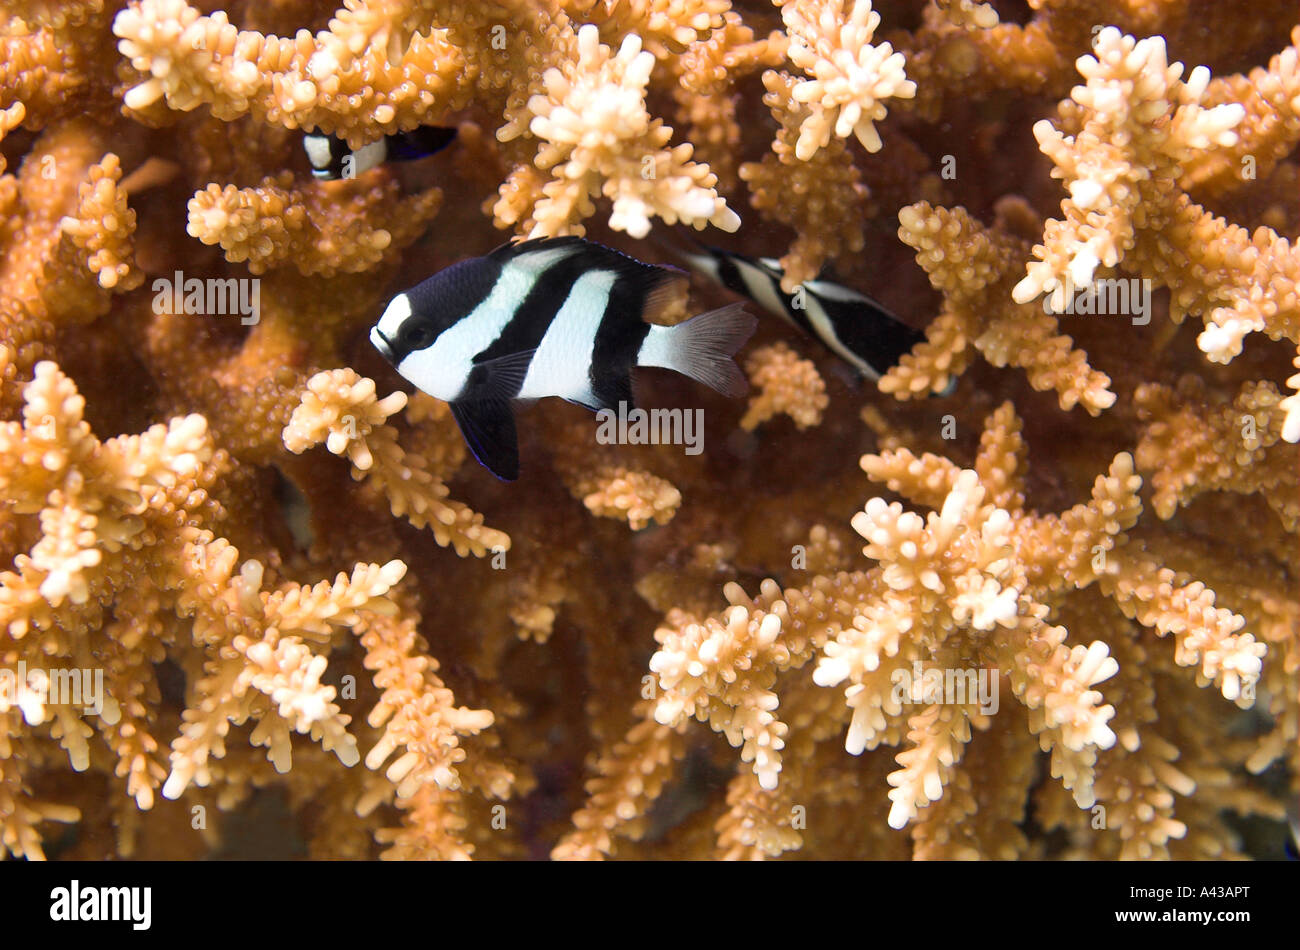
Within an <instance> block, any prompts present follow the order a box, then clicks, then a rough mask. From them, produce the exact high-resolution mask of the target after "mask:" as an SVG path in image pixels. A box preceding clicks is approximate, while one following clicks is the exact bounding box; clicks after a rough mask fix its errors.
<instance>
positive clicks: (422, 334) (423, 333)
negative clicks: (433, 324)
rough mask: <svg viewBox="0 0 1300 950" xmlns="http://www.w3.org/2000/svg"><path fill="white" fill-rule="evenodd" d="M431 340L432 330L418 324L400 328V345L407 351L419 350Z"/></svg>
mask: <svg viewBox="0 0 1300 950" xmlns="http://www.w3.org/2000/svg"><path fill="white" fill-rule="evenodd" d="M432 340H433V330H432V328H430V327H428V326H426V325H424V324H420V323H412V324H408V325H407V326H405V327H403V328H402V343H403V344H405V345H406V347H407V348H408V349H412V350H420V349H423V348H424V347H426V346H428V345H429V343H430V342H431V341H432Z"/></svg>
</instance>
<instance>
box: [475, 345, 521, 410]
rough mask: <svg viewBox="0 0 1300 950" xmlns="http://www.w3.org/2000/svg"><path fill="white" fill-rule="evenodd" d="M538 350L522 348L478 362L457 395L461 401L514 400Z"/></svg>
mask: <svg viewBox="0 0 1300 950" xmlns="http://www.w3.org/2000/svg"><path fill="white" fill-rule="evenodd" d="M536 353H537V350H535V349H534V350H520V351H519V352H518V353H510V354H507V355H506V356H498V357H497V358H496V359H490V360H483V361H482V362H481V363H479V362H476V363H475V364H474V365H473V367H472V368H471V369H470V371H469V378H468V379H466V380H465V387H464V389H462V390H461V393H460V395H459V396H458V397H457V399H458V401H461V402H480V401H482V400H491V399H514V398H515V396H516V395H517V394H518V393H519V390H520V389H522V388H523V385H524V379H525V378H526V377H527V376H528V367H529V366H531V365H532V362H533V356H534V355H535V354H536Z"/></svg>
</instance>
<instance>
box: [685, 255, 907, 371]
mask: <svg viewBox="0 0 1300 950" xmlns="http://www.w3.org/2000/svg"><path fill="white" fill-rule="evenodd" d="M698 247H699V250H698V251H686V250H682V249H675V251H674V252H675V253H676V254H677V255H678V256H680V257H681V258H683V259H684V260H685V261H686V263H687V264H688V265H689V266H690V267H691V269H692V270H694V271H696V272H698V273H700V274H702V275H704V276H705V277H709V278H711V279H712V280H714V281H716V282H717V283H719V284H722V285H723V286H724V287H726V288H727V289H728V290H731V291H734V292H735V293H738V294H741V295H742V296H745V297H748V298H749V299H750V300H753V301H754V302H755V303H757V304H758V305H759V306H760V307H762V308H763V309H764V310H767V311H769V312H770V313H773V314H775V315H776V316H779V317H781V318H783V319H785V320H786V321H788V322H789V323H792V324H794V325H795V326H796V327H798V328H799V329H800V330H803V331H804V332H805V333H807V334H808V335H809V336H811V337H813V338H815V339H817V340H819V341H820V342H821V343H822V344H823V345H824V346H825V347H826V348H827V349H829V350H830V351H831V352H832V353H834V354H835V355H836V356H838V357H839V358H840V359H842V360H844V361H845V362H846V363H848V364H849V365H850V366H852V367H853V368H854V369H856V370H857V371H858V373H860V374H861V375H862V376H863V377H865V378H866V379H869V380H872V381H873V382H874V381H875V380H878V379H879V378H880V377H881V376H883V375H884V374H885V373H887V372H889V370H890V369H891V368H892V367H893V366H895V365H897V363H898V361H899V359H900V358H901V357H902V356H903V354H905V353H909V352H911V350H912V347H914V346H915V345H916V344H917V343H920V342H921V341H922V340H924V339H925V334H924V333H922V332H921V331H919V330H914V329H912V328H911V327H909V326H908V325H907V324H906V323H903V321H901V320H899V319H898V318H897V317H895V316H894V315H893V314H892V313H890V312H889V311H888V310H886V309H885V308H884V307H883V306H882V305H881V304H880V303H878V302H877V301H875V300H873V299H871V298H870V297H868V296H867V295H866V294H863V293H859V292H858V291H856V290H853V289H852V288H849V287H845V286H844V285H843V284H837V283H834V282H832V281H829V280H806V281H804V282H803V284H801V285H800V286H801V287H802V288H803V293H802V294H798V293H796V294H794V295H791V294H787V293H785V292H784V291H783V290H782V289H781V278H782V277H784V276H785V272H784V271H783V270H782V269H781V265H780V264H779V263H778V262H777V261H775V260H773V259H772V258H770V257H764V258H758V259H755V258H751V257H745V256H744V255H742V254H736V253H733V252H731V251H724V250H722V249H720V248H716V247H707V246H703V245H698ZM799 303H802V304H803V306H802V307H800V306H797V304H799Z"/></svg>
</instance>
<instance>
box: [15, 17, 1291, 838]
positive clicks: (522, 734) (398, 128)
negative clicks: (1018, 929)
mask: <svg viewBox="0 0 1300 950" xmlns="http://www.w3.org/2000/svg"><path fill="white" fill-rule="evenodd" d="M904 6H905V5H898V4H893V5H888V6H886V5H881V7H880V10H879V11H876V10H873V9H872V5H871V4H870V3H869V2H867V0H853V2H846V0H781V2H775V3H773V4H770V5H766V4H761V3H760V4H757V5H755V4H753V3H748V4H743V5H742V4H735V5H733V4H732V3H729V2H727V0H486V2H482V3H477V2H476V3H447V2H436V3H435V2H428V0H376V2H369V0H359V2H355V3H354V2H348V3H347V4H345V5H343V6H342V7H339V8H337V9H336V8H335V7H334V6H333V5H332V4H330V3H327V2H324V0H320V2H317V0H303V2H297V3H292V4H260V3H253V2H250V0H233V2H231V3H230V4H228V5H225V8H224V9H218V8H217V7H215V6H213V5H212V4H205V5H201V6H196V5H193V4H191V3H188V2H186V0H117V2H114V3H100V2H98V0H41V2H23V3H17V4H10V5H9V6H7V7H6V9H5V10H4V12H3V13H0V488H3V491H2V492H0V496H2V497H0V551H2V552H3V555H4V563H3V564H0V568H3V569H4V570H3V571H0V853H9V854H17V855H22V856H26V857H30V858H39V857H42V856H46V855H49V856H67V857H76V858H81V859H90V860H101V859H106V858H119V857H143V858H177V857H185V858H198V857H204V856H212V855H213V854H214V853H220V852H219V851H218V849H220V848H223V847H229V846H230V836H229V835H227V834H226V830H227V824H226V823H227V820H228V819H230V818H233V817H235V816H237V815H241V814H252V813H254V812H255V811H256V809H253V808H252V806H253V805H254V804H257V800H259V799H262V798H265V797H270V796H278V797H281V798H282V800H283V807H284V809H287V813H288V815H289V816H290V817H289V819H288V820H286V821H284V822H281V823H280V824H279V825H278V826H277V827H276V828H274V829H273V830H271V831H269V832H268V833H266V834H263V835H260V836H259V837H260V838H261V840H262V841H263V843H265V844H267V845H268V846H269V847H270V848H272V849H273V850H274V853H275V854H276V855H277V856H288V855H291V854H298V853H303V852H305V853H307V854H309V855H311V856H312V857H317V858H351V859H359V858H376V857H383V858H388V859H460V858H470V857H473V858H489V859H492V858H497V859H499V858H521V857H540V856H542V855H545V854H547V853H549V854H551V855H552V856H553V857H556V858H582V859H591V858H600V857H604V856H611V855H620V856H633V857H647V858H663V857H691V858H699V857H716V858H725V859H756V858H767V857H777V856H781V855H790V854H798V855H803V856H811V857H827V858H864V857H871V858H888V859H899V858H909V857H910V858H916V859H924V860H929V859H944V858H963V859H968V858H997V859H1004V860H1005V859H1013V858H1017V857H1033V858H1045V857H1051V858H1103V859H1117V858H1124V859H1130V858H1137V859H1149V858H1163V857H1172V858H1183V859H1187V858H1223V857H1240V856H1245V855H1256V856H1270V855H1275V853H1276V847H1275V844H1271V843H1270V841H1267V840H1261V839H1260V838H1259V837H1255V838H1253V839H1251V840H1246V839H1243V837H1242V834H1241V830H1242V828H1243V827H1244V826H1243V825H1240V824H1237V823H1236V816H1258V817H1260V818H1263V819H1265V821H1263V822H1259V823H1256V827H1258V828H1262V829H1264V834H1265V835H1273V836H1274V837H1279V835H1280V827H1281V826H1280V825H1279V824H1277V823H1276V822H1277V819H1278V818H1279V817H1280V815H1281V805H1280V802H1279V799H1278V789H1280V788H1282V787H1284V786H1287V787H1289V788H1290V790H1291V794H1294V791H1295V789H1296V787H1297V784H1296V783H1297V781H1298V779H1297V776H1298V775H1300V685H1298V683H1300V677H1298V676H1297V674H1298V672H1300V607H1297V602H1296V598H1295V590H1296V583H1297V577H1300V546H1298V545H1297V544H1296V533H1297V530H1300V464H1298V458H1297V446H1296V444H1294V443H1296V442H1300V373H1297V372H1296V370H1297V369H1300V356H1297V355H1296V347H1297V346H1300V331H1298V328H1300V318H1298V313H1300V302H1298V298H1297V279H1298V278H1300V263H1297V261H1298V258H1297V252H1296V249H1295V241H1296V239H1297V236H1298V235H1300V204H1297V202H1296V200H1295V193H1296V191H1295V189H1296V183H1297V182H1298V181H1300V171H1297V160H1296V145H1297V141H1298V140H1300V119H1298V118H1297V117H1298V116H1300V78H1298V77H1300V73H1297V45H1300V27H1296V26H1295V20H1294V9H1293V4H1286V3H1284V2H1283V0H1261V5H1260V6H1259V9H1258V11H1256V15H1254V16H1251V17H1241V16H1240V15H1239V14H1238V13H1237V11H1234V10H1233V9H1232V8H1231V7H1230V6H1229V5H1222V4H1220V5H1218V6H1215V5H1213V4H1184V3H1125V4H1118V5H1114V6H1113V9H1109V10H1108V11H1107V15H1106V17H1105V18H1104V19H1105V21H1106V22H1098V19H1097V17H1098V13H1097V7H1096V4H1090V3H1085V2H1083V0H1035V2H1034V3H1032V4H1030V7H1031V9H1030V10H1028V11H1025V15H1024V16H1015V15H1013V12H1012V7H1011V6H1009V5H1007V4H1004V3H1000V2H990V3H978V2H973V0H930V2H928V3H926V4H924V5H922V6H921V8H920V9H919V11H918V12H917V14H916V16H915V17H914V18H913V19H911V20H908V19H905V18H906V17H911V16H912V13H910V12H906V11H904V10H903V7H904ZM1175 59H1176V60H1179V61H1181V62H1183V63H1187V64H1188V66H1189V67H1194V68H1190V69H1184V68H1183V67H1182V66H1181V65H1179V64H1178V63H1173V64H1172V65H1171V62H1170V61H1171V60H1175ZM1200 64H1204V65H1200ZM1238 70H1240V72H1238ZM1211 71H1212V72H1213V76H1212V75H1211ZM429 125H439V126H445V127H451V126H454V127H456V128H457V130H458V135H457V137H456V140H455V142H454V143H453V144H452V145H451V146H450V147H448V148H446V149H444V150H443V151H442V152H441V153H439V154H438V155H436V156H432V157H429V158H427V159H425V160H421V161H417V162H406V163H402V164H400V165H399V164H396V163H386V164H381V165H380V166H379V167H376V168H372V169H370V170H368V171H366V172H363V173H362V174H360V175H359V176H357V177H356V178H354V179H345V180H341V181H317V180H315V179H313V178H311V177H310V176H309V167H308V163H307V161H306V159H305V157H304V156H303V155H302V145H301V135H302V133H303V132H304V131H308V130H317V131H321V132H324V133H328V134H335V135H338V136H340V137H342V138H343V139H345V140H346V141H347V143H348V145H349V146H350V147H351V148H354V149H355V148H360V147H362V146H365V145H367V144H369V143H374V142H377V141H379V140H380V139H381V138H385V137H387V136H393V135H395V134H398V133H404V132H409V131H412V130H415V129H416V128H417V127H420V126H429ZM853 139H856V140H857V142H856V144H855V142H854V141H853ZM390 141H391V140H390ZM859 146H861V147H859ZM741 216H743V217H744V226H743V227H740V218H741ZM674 223H683V224H688V225H692V226H694V227H695V228H706V227H708V226H712V227H713V228H715V229H717V230H725V231H729V232H732V233H731V234H730V235H728V236H722V237H716V236H715V237H706V238H705V239H704V240H706V241H707V242H708V243H711V244H712V243H721V244H723V245H725V246H726V247H727V248H728V249H731V250H735V251H737V252H739V253H741V254H745V255H748V256H750V257H755V258H758V257H776V258H779V259H780V264H781V267H782V268H783V269H784V273H785V279H784V281H783V289H784V291H785V292H786V293H788V294H795V293H796V291H797V290H798V288H799V285H800V284H801V283H803V282H805V281H808V280H811V279H812V278H814V277H818V276H820V275H822V272H823V270H824V269H825V268H827V267H828V266H833V267H834V268H835V274H834V275H833V276H827V278H826V279H828V280H833V281H835V282H838V283H842V284H844V285H846V286H851V287H853V288H855V289H857V290H861V291H864V292H869V293H871V294H873V295H874V296H876V297H878V298H879V299H881V300H882V301H885V302H886V304H887V305H888V306H889V308H890V309H891V310H893V311H894V312H896V313H897V314H898V316H899V317H900V319H902V320H903V321H904V322H907V323H909V324H910V325H911V326H913V327H916V328H917V329H921V328H924V329H925V332H926V340H925V341H924V342H923V343H921V344H919V345H918V346H917V347H916V348H915V349H914V351H913V352H912V353H910V354H907V355H905V356H903V357H902V359H901V360H900V362H899V363H898V365H896V366H895V367H893V369H891V370H890V371H889V372H888V373H886V374H885V375H884V376H883V378H882V379H881V381H880V383H879V385H878V386H872V385H869V384H864V383H863V382H862V381H861V380H858V379H857V378H856V377H854V376H853V375H852V374H851V373H850V372H848V371H847V370H846V368H845V367H843V366H841V365H840V364H839V362H838V361H837V360H836V359H834V357H833V356H832V355H831V354H828V353H825V352H823V350H822V349H821V348H820V347H819V346H818V344H817V343H816V342H815V341H812V340H798V339H796V338H794V337H793V336H792V335H791V331H790V330H789V328H788V327H787V326H785V325H784V324H783V323H781V322H779V321H776V320H772V321H765V322H764V324H763V325H762V326H761V327H760V329H759V332H758V338H757V339H756V340H755V342H754V343H753V344H752V346H751V349H750V350H749V351H748V352H746V353H743V354H741V355H740V362H741V365H742V366H744V368H745V370H746V372H747V374H748V376H749V378H750V381H751V382H752V383H753V384H754V391H753V394H752V396H751V397H750V399H749V402H748V404H747V405H745V404H742V403H740V402H739V401H732V400H726V399H723V398H722V397H719V396H718V395H716V394H714V393H710V392H707V391H705V390H703V389H702V388H701V387H698V386H694V385H693V384H691V383H689V382H688V381H686V380H684V379H682V378H680V377H677V376H674V375H672V374H667V373H662V372H658V371H655V370H647V371H639V372H638V373H637V380H636V387H637V394H636V395H637V404H638V406H639V407H640V406H644V407H647V408H648V409H649V408H652V407H653V408H669V409H670V410H679V409H680V411H681V412H683V413H686V412H690V413H691V414H692V415H691V417H690V418H691V421H692V423H696V424H695V425H693V426H692V429H691V435H686V430H685V427H683V429H682V430H681V434H682V438H681V439H678V440H676V441H677V442H685V443H687V444H685V445H683V444H671V443H673V442H674V440H673V439H668V440H649V441H646V442H641V441H638V440H635V439H632V438H626V439H623V441H624V442H630V443H633V444H602V443H609V442H610V441H611V440H610V439H609V438H607V437H599V435H598V431H597V426H596V424H594V423H593V421H592V419H591V416H590V415H589V414H588V413H586V412H585V411H583V410H582V409H580V408H577V407H573V406H567V405H564V404H563V403H561V402H560V401H558V400H546V401H543V402H542V403H541V404H539V405H537V406H534V407H532V408H521V410H520V412H519V417H518V418H519V426H518V428H519V436H520V440H521V443H522V444H521V455H522V456H524V457H526V458H527V459H529V460H530V462H529V466H528V468H527V469H526V471H525V472H524V473H523V475H522V477H521V479H520V480H519V481H518V482H516V483H512V484H509V485H506V484H501V483H497V482H496V481H494V480H493V479H492V478H491V477H490V476H489V475H487V474H486V473H484V472H483V471H482V470H481V469H480V467H479V466H477V465H475V464H474V463H473V461H472V460H471V459H470V457H469V455H468V452H467V449H466V447H465V443H464V440H463V439H462V437H461V434H460V432H459V431H458V429H457V426H456V423H455V421H454V420H453V418H452V416H451V412H450V410H449V409H448V407H447V405H446V404H444V403H442V402H439V401H437V400H435V399H432V398H431V397H428V396H426V395H423V394H419V393H415V394H414V395H408V393H406V392H403V391H401V388H400V387H401V386H402V383H401V381H400V378H399V377H398V376H397V375H396V374H392V373H391V370H390V369H389V368H388V367H386V366H385V365H384V364H383V362H382V360H381V359H380V358H379V357H378V356H377V355H376V354H375V353H374V352H373V351H372V348H371V347H370V346H369V345H368V343H367V337H368V331H369V328H370V327H371V326H372V325H373V324H374V322H375V320H376V318H377V317H378V315H379V314H380V313H382V311H383V307H384V305H385V304H386V302H387V300H388V299H390V298H391V296H392V294H393V293H395V292H396V291H398V290H400V289H402V288H407V287H411V286H412V285H414V284H416V283H417V282H419V281H420V280H422V279H423V278H424V277H426V276H428V275H429V274H431V273H433V272H435V271H437V270H440V269H442V268H444V267H447V266H448V265H450V264H453V263H455V262H456V261H458V260H461V259H463V258H465V257H467V256H472V255H479V254H483V253H486V252H487V251H489V250H490V249H491V248H492V247H493V246H494V245H496V244H499V243H500V241H501V240H502V234H501V232H502V231H503V230H508V231H510V232H512V235H513V236H517V237H526V236H529V235H532V236H543V235H558V234H584V233H589V234H591V235H592V237H593V238H595V239H597V240H601V241H603V242H607V243H611V244H614V245H616V246H617V247H618V248H619V250H622V251H624V252H626V253H629V254H631V255H633V256H635V257H637V258H640V259H646V260H658V259H663V258H665V257H667V256H668V255H669V252H670V250H671V249H670V248H668V247H664V246H663V245H665V244H669V245H672V244H677V243H678V241H677V238H676V237H675V236H674V235H673V233H672V232H671V230H669V228H668V225H671V224H674ZM648 236H653V237H654V238H655V239H656V241H655V243H653V244H652V243H647V242H642V241H641V240H640V239H642V238H645V237H648ZM660 238H662V239H663V240H662V241H661V240H659V239H660ZM715 238H716V240H715ZM661 252H662V253H661ZM914 262H915V263H914ZM917 265H919V266H917ZM195 281H196V282H197V283H192V282H195ZM1121 285H1122V286H1125V287H1127V288H1129V289H1131V290H1132V291H1133V293H1132V294H1130V295H1128V296H1127V297H1123V298H1122V297H1118V296H1105V295H1104V294H1103V289H1104V288H1105V287H1107V286H1109V287H1110V288H1111V289H1114V288H1118V287H1120V286H1121ZM192 286H197V287H198V288H199V289H198V290H195V291H193V292H192V293H191V291H190V290H189V288H190V287H192ZM681 287H682V294H681V296H680V299H678V300H675V301H674V303H673V306H672V308H671V309H672V313H671V316H669V315H668V314H667V313H666V312H665V313H663V314H661V315H660V318H662V319H663V320H664V321H665V322H675V321H679V320H682V319H686V318H687V317H689V316H691V315H692V314H695V313H700V312H703V311H705V310H708V309H711V308H713V307H716V306H719V305H720V304H721V302H722V301H721V299H720V298H721V296H722V294H723V293H724V291H722V290H719V289H717V288H713V287H706V285H705V283H704V282H698V283H696V284H694V285H692V287H691V291H690V295H689V297H688V296H687V292H686V290H685V287H686V282H685V281H682V282H681ZM231 288H234V291H235V292H236V293H234V295H233V296H232V292H231ZM1098 288H1101V289H1098ZM218 289H219V290H220V291H221V293H215V292H205V290H218ZM241 294H242V295H243V296H240V295H241ZM1099 294H1101V296H1098V295H1099ZM177 301H180V302H181V305H180V306H176V303H177ZM237 301H243V303H237ZM1117 302H1118V303H1119V304H1121V305H1122V306H1120V307H1118V308H1117V307H1115V306H1113V305H1114V304H1116V303H1117ZM1125 302H1126V303H1125ZM237 308H241V309H237ZM1117 309H1118V310H1120V311H1122V312H1116V310H1117ZM815 316H816V315H815V314H810V318H812V317H815ZM1188 316H1193V317H1196V318H1198V319H1197V320H1194V321H1188V320H1186V317H1188ZM1166 317H1168V319H1166ZM657 319H658V318H657ZM1193 324H1195V327H1193V326H1192V325H1193ZM977 356H978V357H979V358H978V359H977ZM1293 363H1294V366H1293V365H1292V364H1293ZM74 379H75V380H76V383H75V384H74V383H73V380H74ZM954 383H955V385H956V391H955V394H954V395H953V396H951V397H950V396H948V395H947V393H948V392H949V389H948V387H949V386H950V385H952V384H954ZM380 393H386V394H387V395H384V396H382V397H381V396H380ZM1075 409H1081V410H1083V411H1074V410H1075ZM781 415H786V416H788V417H789V419H790V421H789V422H786V421H785V420H782V419H779V418H778V417H779V416H781ZM684 418H685V417H684V416H683V419H684ZM863 422H865V423H866V426H865V427H864V426H863ZM96 433H98V434H99V435H96ZM115 433H136V434H134V435H130V434H128V435H115V436H114V435H113V434H115ZM110 436H111V437H110ZM873 440H874V442H873ZM613 441H614V442H615V443H617V442H618V439H615V440H613ZM1031 458H1032V462H1033V464H1032V466H1031V465H1030V460H1031ZM859 459H860V463H859V464H855V460H859ZM345 460H346V461H345ZM863 471H865V473H866V476H867V479H868V480H869V482H870V483H873V484H874V485H875V486H876V487H875V488H874V489H872V488H870V487H868V485H867V483H866V482H864V480H863V477H862V472H863ZM459 499H464V501H461V500H459ZM480 512H482V514H480ZM489 524H490V525H491V526H489ZM507 532H508V533H507ZM19 671H25V675H24V677H23V682H22V683H21V685H20V684H19V677H18V673H19ZM100 674H102V677H100ZM97 677H100V679H102V687H101V686H98V685H97V684H98V683H99V682H100V680H99V679H97ZM74 684H76V685H79V686H83V687H85V688H84V689H83V690H82V691H81V695H79V696H78V695H75V694H71V693H70V692H69V690H70V689H71V687H72V686H73V685H74ZM701 723H707V724H708V727H709V728H707V729H706V728H701V727H700V725H699V724H701ZM173 799H176V801H173ZM196 809H198V810H199V812H197V813H206V814H207V816H208V822H209V823H208V825H207V826H206V827H203V828H199V829H194V828H191V819H190V816H191V815H192V814H195V813H196V811H195V810H196ZM178 816H179V817H178ZM52 822H59V823H68V824H71V825H72V826H73V827H72V828H71V829H69V830H67V831H65V832H64V833H63V834H61V835H60V836H58V838H54V837H52V836H50V835H49V831H50V823H52ZM1270 848H1273V850H1270Z"/></svg>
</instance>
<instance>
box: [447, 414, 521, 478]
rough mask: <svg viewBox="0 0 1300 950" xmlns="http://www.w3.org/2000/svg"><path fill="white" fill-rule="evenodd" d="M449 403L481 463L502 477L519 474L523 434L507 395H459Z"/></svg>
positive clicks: (514, 476) (511, 476)
mask: <svg viewBox="0 0 1300 950" xmlns="http://www.w3.org/2000/svg"><path fill="white" fill-rule="evenodd" d="M448 405H450V406H451V414H452V416H453V417H454V418H455V419H456V425H458V426H460V432H461V435H463V436H464V437H465V444H466V445H468V446H469V450H470V451H471V452H473V453H474V458H476V459H478V461H479V464H480V465H482V466H483V467H484V468H486V469H487V470H488V471H489V472H491V473H492V474H493V475H495V476H496V477H497V478H499V479H501V480H502V481H506V482H513V481H514V480H515V479H516V478H518V477H519V436H518V433H517V432H516V431H515V416H514V413H513V412H512V411H511V409H510V403H509V402H508V401H507V400H504V399H480V400H474V401H462V400H459V399H458V400H456V401H454V402H451V403H449V404H448Z"/></svg>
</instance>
